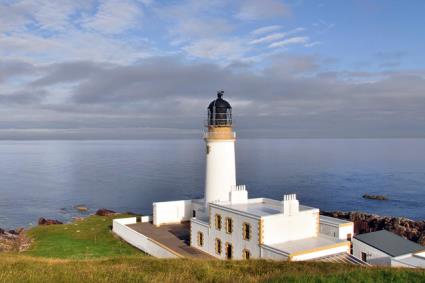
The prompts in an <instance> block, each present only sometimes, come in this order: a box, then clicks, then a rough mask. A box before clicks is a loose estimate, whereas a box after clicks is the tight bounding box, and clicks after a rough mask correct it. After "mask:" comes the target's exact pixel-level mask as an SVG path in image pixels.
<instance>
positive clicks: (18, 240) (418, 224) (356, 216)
mask: <svg viewBox="0 0 425 283" xmlns="http://www.w3.org/2000/svg"><path fill="white" fill-rule="evenodd" d="M117 214H120V212H115V211H113V210H109V209H105V208H101V209H98V210H96V212H94V213H90V214H84V215H81V216H78V217H72V219H71V220H70V221H67V222H61V221H58V220H56V219H45V218H43V217H41V218H39V221H38V224H37V225H35V226H32V227H28V228H22V227H21V228H15V229H5V228H2V227H0V253H1V252H7V251H11V250H15V251H18V252H19V251H22V250H25V249H27V248H28V247H29V246H30V245H31V239H30V238H28V237H27V232H28V231H30V230H31V229H34V228H36V227H38V226H48V225H64V224H70V223H74V222H76V221H80V220H83V219H86V218H88V217H90V216H93V215H97V216H112V215H117ZM126 214H131V215H137V214H134V213H131V212H126ZM320 214H321V215H325V216H330V217H335V218H339V219H344V220H349V221H352V222H354V234H355V235H357V234H363V233H368V232H374V231H378V230H383V229H385V230H388V231H390V232H393V233H395V234H397V235H399V236H402V237H403V238H406V239H408V240H410V241H413V242H416V243H418V244H420V245H423V246H425V220H419V221H415V220H412V219H409V218H406V217H393V216H381V215H377V214H371V213H366V212H359V211H321V212H320Z"/></svg>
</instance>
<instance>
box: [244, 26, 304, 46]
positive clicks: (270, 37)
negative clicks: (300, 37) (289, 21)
mask: <svg viewBox="0 0 425 283" xmlns="http://www.w3.org/2000/svg"><path fill="white" fill-rule="evenodd" d="M304 30H305V29H304V28H296V29H293V30H290V31H288V32H279V33H272V34H269V35H266V36H263V37H260V38H257V39H254V40H252V41H251V42H250V43H249V44H262V43H268V42H272V41H275V40H278V39H282V38H284V37H287V36H289V35H292V34H294V33H298V32H301V31H304Z"/></svg>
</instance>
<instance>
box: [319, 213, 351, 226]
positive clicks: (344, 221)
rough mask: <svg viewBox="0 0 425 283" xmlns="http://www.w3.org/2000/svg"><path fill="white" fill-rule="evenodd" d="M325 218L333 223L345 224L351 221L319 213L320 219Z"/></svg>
mask: <svg viewBox="0 0 425 283" xmlns="http://www.w3.org/2000/svg"><path fill="white" fill-rule="evenodd" d="M322 219H323V220H325V221H328V222H331V223H334V224H337V225H339V224H347V223H352V222H351V221H348V220H344V219H339V218H335V217H330V216H325V215H320V220H322Z"/></svg>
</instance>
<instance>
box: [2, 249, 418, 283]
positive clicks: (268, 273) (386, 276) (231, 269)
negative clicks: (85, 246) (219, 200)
mask: <svg viewBox="0 0 425 283" xmlns="http://www.w3.org/2000/svg"><path fill="white" fill-rule="evenodd" d="M424 280H425V271H423V270H410V269H390V268H365V267H356V266H351V265H341V264H328V263H314V262H292V263H289V262H273V261H264V260H252V261H218V260H216V261H211V260H210V261H202V260H186V259H185V260H183V259H173V260H164V259H162V260H161V259H155V258H152V257H134V256H121V257H115V258H110V259H97V260H58V259H44V258H35V257H26V256H21V255H14V256H12V255H1V256H0V282H43V283H47V282H197V281H205V282H371V283H372V282H424Z"/></svg>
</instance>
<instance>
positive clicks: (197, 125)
mask: <svg viewBox="0 0 425 283" xmlns="http://www.w3.org/2000/svg"><path fill="white" fill-rule="evenodd" d="M424 13H425V2H424V1H419V0H418V1H414V0H411V1H391V0H387V1H378V0H375V1H374V0H351V1H349V0H347V1H339V0H328V1H324V0H311V1H307V0H305V1H302V0H292V1H289V0H288V1H279V0H261V1H253V0H247V1H239V0H234V1H226V0H209V1H203V0H196V1H195V0H194V1H156V0H104V1H100V0H58V1H48V0H18V1H9V0H0V139H18V140H20V139H143V138H200V137H201V134H202V131H203V123H204V120H205V119H206V108H207V106H208V104H209V102H210V101H211V100H213V99H215V97H216V92H217V91H218V90H224V92H225V94H224V98H225V99H227V100H228V101H229V102H230V103H231V105H232V107H233V113H234V123H235V128H236V131H237V134H238V136H239V137H242V138H423V137H425V56H424V55H425V51H424V50H425V31H424V27H425V17H424V16H423V15H424Z"/></svg>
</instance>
